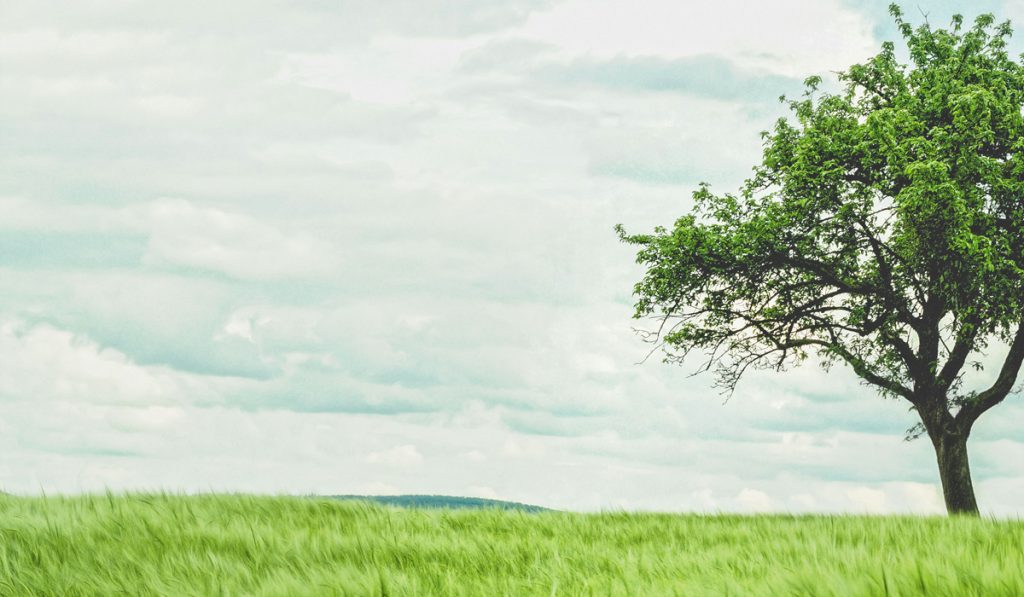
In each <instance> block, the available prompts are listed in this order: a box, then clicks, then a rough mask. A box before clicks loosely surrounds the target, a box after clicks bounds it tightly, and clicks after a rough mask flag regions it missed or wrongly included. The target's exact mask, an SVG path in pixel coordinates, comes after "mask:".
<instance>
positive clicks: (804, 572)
mask: <svg viewBox="0 0 1024 597" xmlns="http://www.w3.org/2000/svg"><path fill="white" fill-rule="evenodd" d="M1022 547H1024V523H1022V522H1006V521H1002V522H997V521H992V520H985V519H969V518H955V519H948V518H939V517H935V518H912V517H859V516H749V517H745V516H699V515H669V514H627V513H605V514H570V513H560V512H546V513H540V514H528V513H523V512H515V511H496V510H492V511H445V510H397V509H390V508H386V507H382V506H375V505H370V504H365V503H358V502H337V501H329V500H320V499H305V498H288V497H256V496H246V495H204V496H177V495H167V494H157V495H127V496H115V495H112V494H108V495H99V496H96V495H93V496H79V497H46V498H27V497H14V496H6V495H0V594H4V595H104V596H107V595H176V596H177V595H266V596H270V595H281V596H285V595H287V596H292V595H401V596H405V595H474V596H477V595H480V596H492V595H493V596H498V595H516V596H518V595H545V596H548V595H837V596H838V595H842V596H848V595H929V596H936V595H958V596H959V595H979V596H981V595H984V596H992V595H1024V554H1022Z"/></svg>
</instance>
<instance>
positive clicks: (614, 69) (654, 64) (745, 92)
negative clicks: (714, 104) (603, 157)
mask: <svg viewBox="0 0 1024 597" xmlns="http://www.w3.org/2000/svg"><path fill="white" fill-rule="evenodd" d="M541 76H543V77H544V78H547V79H550V80H557V81H561V82H569V83H578V84H590V85H597V86H602V87H608V88H611V89H623V90H635V91H665V92H682V93H691V94H694V95H699V96H705V97H712V98H716V99H725V100H744V101H753V102H765V101H775V100H776V98H778V97H779V96H780V95H782V94H784V93H786V94H793V92H794V91H800V90H802V88H803V86H802V83H801V81H802V79H799V78H795V77H784V76H779V75H775V74H771V73H768V72H758V71H744V70H741V69H738V68H736V66H735V65H734V64H733V63H731V62H730V61H729V60H727V59H725V58H722V57H720V56H714V55H700V56H688V57H686V58H676V59H666V58H662V57H659V56H616V57H614V58H611V59H610V60H604V61H596V60H594V59H593V58H577V59H575V60H573V61H572V62H570V63H568V64H566V65H564V66H548V67H545V68H543V70H542V71H541Z"/></svg>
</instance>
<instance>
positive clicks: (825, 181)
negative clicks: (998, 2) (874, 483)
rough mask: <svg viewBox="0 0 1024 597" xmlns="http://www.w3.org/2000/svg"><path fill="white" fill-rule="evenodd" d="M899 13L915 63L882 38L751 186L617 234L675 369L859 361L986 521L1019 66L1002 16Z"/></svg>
mask: <svg viewBox="0 0 1024 597" xmlns="http://www.w3.org/2000/svg"><path fill="white" fill-rule="evenodd" d="M890 13H891V15H892V16H893V18H894V19H895V21H896V23H897V25H898V27H899V30H900V32H901V34H902V38H903V41H904V42H905V45H906V50H907V52H908V55H909V63H901V61H900V60H898V58H897V53H896V46H895V44H893V43H892V42H886V43H884V44H883V45H882V49H881V52H880V53H879V54H877V55H876V56H874V57H873V58H871V59H870V60H867V61H866V62H863V63H860V64H855V65H853V66H851V67H849V68H848V69H847V70H845V71H843V72H840V73H838V80H839V82H840V91H839V92H837V93H826V92H823V91H820V87H821V83H822V79H821V78H820V77H818V76H812V77H809V78H808V79H807V80H806V81H805V87H806V90H805V92H804V95H803V96H802V98H801V99H798V100H788V99H786V98H780V99H782V101H785V102H786V103H787V104H788V107H789V109H790V111H791V115H792V119H793V120H790V119H787V118H780V119H779V120H778V121H777V122H776V123H775V125H774V128H773V129H772V130H770V131H764V132H762V133H761V136H762V138H763V141H764V151H763V158H762V161H761V163H760V164H759V165H757V166H755V167H754V169H753V174H752V176H751V177H750V178H749V179H748V180H747V181H746V182H745V183H744V184H743V185H742V186H741V188H740V189H739V191H738V192H736V193H724V194H719V193H716V192H713V191H712V189H711V187H710V186H709V185H707V184H701V185H700V186H699V188H698V189H697V190H696V191H695V192H694V193H693V199H694V203H695V206H694V208H693V211H692V212H691V213H690V214H688V215H685V216H683V217H681V218H679V219H678V220H677V221H676V222H675V225H674V226H673V227H672V228H671V229H665V228H660V227H659V228H656V229H655V230H654V232H653V233H652V234H627V233H626V232H625V231H624V230H623V228H622V227H621V226H619V227H617V230H618V233H619V236H620V238H621V239H622V240H623V241H625V242H627V243H630V244H633V245H636V246H638V247H639V249H638V254H637V261H638V263H640V264H642V265H643V266H645V268H646V273H645V275H644V276H643V278H642V279H641V280H640V282H638V283H637V284H636V286H635V289H634V290H635V296H636V297H637V301H636V309H635V314H634V315H635V317H637V318H647V317H654V318H656V319H657V320H659V321H660V324H659V327H658V328H657V329H656V330H654V331H652V332H650V334H651V339H652V340H655V341H657V342H659V344H660V345H661V346H662V347H663V348H664V351H665V360H666V361H669V362H678V361H681V360H682V359H683V358H684V357H686V356H687V355H690V354H693V353H694V352H696V353H699V354H701V355H702V357H706V359H705V360H704V361H703V363H704V367H705V368H707V369H711V368H714V369H715V370H716V371H717V374H718V381H719V383H720V384H721V385H722V386H723V387H724V388H725V389H726V390H727V391H732V390H734V389H735V388H736V384H737V382H738V381H739V380H740V379H741V377H742V376H743V374H744V372H746V371H747V370H749V369H750V368H772V369H776V370H784V369H786V368H787V367H789V366H791V365H794V364H796V363H799V362H801V361H803V360H805V359H807V358H809V357H812V356H815V357H817V358H818V359H820V360H821V362H822V363H823V364H824V365H825V366H830V365H832V364H835V363H843V364H845V365H848V366H849V367H850V368H852V370H853V371H854V372H855V373H856V374H857V375H858V376H859V377H860V378H862V379H863V380H864V381H865V382H866V383H868V384H871V385H872V386H874V387H875V388H877V390H878V391H879V392H880V393H881V394H883V395H885V396H890V397H898V398H901V399H905V400H907V401H909V403H910V404H911V406H912V408H914V409H915V410H916V411H917V413H918V414H919V415H920V418H921V423H920V431H921V432H922V433H928V435H929V437H930V438H931V439H932V442H933V444H935V447H936V453H937V456H938V459H939V465H940V476H941V477H942V481H943V488H944V490H945V495H946V502H947V507H948V508H949V509H950V511H952V512H959V511H965V512H972V511H977V505H976V503H975V502H974V496H973V489H972V488H971V485H970V474H969V469H968V468H967V457H966V444H965V442H966V439H967V436H968V435H969V434H970V431H971V428H972V425H973V424H974V422H975V421H976V420H977V418H978V417H979V416H980V415H981V414H982V413H984V412H985V411H987V410H989V409H990V408H992V407H993V406H995V405H997V404H999V403H1000V402H1001V401H1002V400H1003V399H1004V398H1005V397H1006V396H1007V395H1008V394H1009V393H1010V392H1011V391H1012V390H1013V385H1014V382H1015V379H1016V376H1017V372H1018V370H1019V369H1020V366H1021V362H1022V360H1024V115H1022V107H1024V67H1022V66H1021V65H1020V63H1018V62H1017V61H1015V60H1014V59H1013V58H1011V56H1010V55H1009V54H1008V52H1007V48H1006V46H1007V40H1008V39H1009V37H1010V35H1011V27H1010V24H1009V22H1004V23H1001V24H996V21H995V18H994V17H993V16H992V15H982V16H980V17H978V18H977V19H976V20H975V21H974V24H973V25H972V26H970V27H965V26H964V24H963V18H962V17H961V16H959V15H955V16H954V17H953V18H952V22H951V24H950V26H949V28H948V29H942V28H933V27H931V26H930V25H929V24H928V23H925V24H923V25H920V26H918V27H916V28H915V27H913V26H912V25H911V24H909V23H908V22H907V21H906V20H905V19H904V16H903V13H902V12H901V11H900V9H899V7H898V6H896V5H892V6H890ZM993 344H998V345H1008V346H1009V350H1008V351H1007V355H1006V358H1005V359H1004V360H1003V362H1002V363H1001V365H1000V368H999V372H998V374H997V375H996V378H995V381H994V383H991V384H989V385H987V387H969V386H970V384H969V383H965V371H967V370H969V369H970V368H971V367H974V368H980V367H982V366H983V365H982V363H981V361H980V360H979V355H981V353H982V351H985V350H986V349H987V348H989V347H990V345H993ZM954 448H956V449H955V450H954ZM960 448H962V450H961V449H960ZM957 451H959V452H958V453H960V452H962V458H961V460H962V464H960V463H959V461H958V460H957V455H956V454H954V453H953V452H957ZM944 458H945V459H946V460H947V461H948V462H947V465H944V464H943V461H944ZM944 466H945V468H948V469H949V470H948V471H944ZM954 469H956V470H954ZM959 469H963V470H962V471H960V472H957V470H959ZM947 473H948V475H947ZM961 473H963V474H961ZM947 476H949V479H947ZM964 477H966V478H964ZM965 483H966V485H965ZM951 490H952V492H953V494H952V495H951V493H950V492H951ZM968 490H969V491H968ZM967 493H969V495H966V494H967Z"/></svg>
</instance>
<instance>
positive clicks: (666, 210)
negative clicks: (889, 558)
mask: <svg viewBox="0 0 1024 597" xmlns="http://www.w3.org/2000/svg"><path fill="white" fill-rule="evenodd" d="M886 5H887V2H879V1H875V0H871V1H868V2H853V1H852V0H850V1H845V0H821V1H817V0H816V1H814V2H811V1H795V0H772V1H765V2H757V3H752V2H746V1H740V0H720V1H717V2H696V1H692V0H683V1H680V0H444V1H442V0H415V1H414V0H388V1H384V2H380V1H369V0H340V1H336V2H327V1H324V0H303V1H294V2H286V1H284V0H277V1H275V0H253V1H250V2H244V3H242V2H215V3H211V2H206V1H202V2H201V1H199V0H181V1H178V2H173V3H172V2H152V1H150V2H142V1H138V0H81V1H76V2H73V3H68V2H57V1H55V0H52V1H37V2H31V1H20V2H19V1H14V2H5V3H3V5H2V8H0V97H2V98H3V100H2V101H0V278H2V280H3V282H2V292H0V453H2V454H3V456H2V458H0V489H3V490H5V491H8V492H13V493H19V494H38V493H42V492H45V493H47V494H54V493H78V492H94V491H103V490H105V489H110V490H114V491H123V490H132V491H142V490H166V491H175V492H190V493H191V492H209V491H233V492H234V491H238V492H258V493H268V494H399V493H421V494H449V495H465V496H478V497H485V498H498V499H506V500H514V501H520V502H527V503H533V504H539V505H543V506H548V507H552V508H561V509H569V510H578V511H597V510H622V509H624V510H660V511H673V512H676V511H698V512H716V511H725V512H762V511H781V512H869V513H890V512H913V513H921V514H931V513H940V512H942V511H943V510H944V509H943V506H942V499H941V494H940V492H939V489H938V474H937V470H936V465H935V461H934V452H933V450H932V448H931V445H930V443H929V442H928V441H927V439H922V440H918V441H915V442H909V443H908V442H905V441H904V440H903V433H904V431H905V430H906V429H907V428H908V427H909V426H911V425H912V424H913V423H914V422H915V420H914V417H913V413H911V412H910V411H909V410H908V408H907V406H908V405H907V404H905V403H901V402H896V401H893V400H885V399H882V398H880V397H878V396H876V395H875V394H874V393H873V392H872V391H871V390H870V389H869V388H867V387H864V386H862V385H860V384H859V383H858V381H857V379H856V378H855V377H854V376H853V375H852V374H851V373H850V372H848V371H846V370H843V369H840V368H835V369H833V370H831V371H830V372H827V373H826V372H824V371H822V370H821V369H819V368H817V367H816V366H815V365H814V364H813V363H810V364H808V365H805V366H804V367H801V368H799V369H794V370H791V371H788V372H786V373H782V374H773V373H757V374H755V375H751V376H749V377H748V378H746V379H745V380H744V381H743V382H741V384H740V385H739V387H738V389H737V391H736V393H735V394H734V395H733V396H732V397H731V399H729V400H728V401H726V400H725V397H723V396H722V395H721V394H720V393H719V390H718V389H716V388H715V387H713V382H714V379H713V378H712V377H710V376H708V375H696V376H693V375H691V373H692V372H693V370H694V369H695V368H696V366H697V365H698V364H699V363H696V362H694V363H692V366H690V365H691V364H687V365H684V366H682V367H678V366H671V365H666V364H662V363H661V362H659V359H658V357H657V356H656V355H655V356H653V357H652V358H650V359H647V360H646V362H642V361H644V358H645V356H646V355H647V353H648V351H649V349H650V346H649V345H647V344H645V343H644V342H643V341H642V339H641V338H640V337H638V336H637V334H636V333H635V332H634V328H641V329H643V328H646V327H650V322H647V321H636V320H633V319H631V316H632V312H633V309H632V303H633V297H632V294H631V293H632V287H633V284H634V283H635V282H636V281H637V280H639V278H640V276H641V275H642V273H643V272H642V270H641V269H640V268H639V266H637V265H636V264H635V263H634V257H635V253H634V249H633V248H632V247H630V246H627V245H624V244H622V243H620V242H619V241H618V240H617V238H616V235H615V233H614V232H613V227H614V226H615V224H618V223H621V224H623V225H624V226H625V227H626V229H627V230H629V231H635V232H639V231H645V230H650V229H651V228H653V227H654V226H656V225H670V224H671V223H672V222H673V221H674V220H675V219H676V218H677V217H679V216H681V215H683V214H685V213H687V211H688V210H689V209H690V207H691V206H692V203H691V199H690V194H691V192H692V191H693V190H694V189H695V188H696V186H697V185H698V183H700V182H701V181H707V182H708V183H710V184H711V185H712V188H713V189H715V190H720V191H727V190H731V189H735V188H737V186H738V185H739V184H740V183H741V182H742V181H743V180H744V178H746V177H747V176H748V175H749V174H750V169H751V167H752V166H753V165H754V164H756V163H757V161H758V158H759V156H760V151H761V145H760V143H761V140H760V137H759V132H760V131H762V130H765V129H768V128H769V127H770V126H771V125H772V123H773V122H774V120H775V119H776V118H778V117H780V116H783V115H785V113H786V112H785V109H784V107H783V106H782V105H780V103H779V102H778V97H779V96H780V95H782V94H788V95H790V96H791V97H795V96H797V95H799V94H800V93H801V91H802V81H803V80H804V79H805V78H806V77H808V76H810V75H821V76H823V77H824V78H825V83H824V87H825V88H826V89H827V88H829V85H833V86H834V85H835V77H834V73H835V72H836V71H840V70H843V69H845V68H847V67H848V66H850V65H851V64H854V63H857V62H861V61H864V60H865V59H867V58H869V57H871V56H872V55H874V54H875V53H877V52H878V50H879V49H880V45H881V43H882V42H883V41H885V40H887V39H888V40H896V39H897V35H896V31H895V28H894V27H893V25H892V22H891V20H890V19H889V16H888V14H887V11H886ZM985 11H991V12H993V13H995V14H996V16H997V17H998V18H999V20H1002V19H1006V18H1009V19H1011V20H1013V21H1014V22H1015V23H1017V22H1019V23H1024V0H1007V1H1005V2H1000V1H982V2H966V1H959V2H956V1H948V2H929V1H927V0H922V1H920V2H917V3H915V4H914V5H913V6H910V5H908V6H906V7H905V12H906V14H907V18H908V19H909V20H910V21H911V22H912V23H914V24H915V25H916V24H918V23H920V22H922V20H923V19H924V16H923V15H924V14H927V18H928V19H929V21H930V22H931V23H932V24H933V25H936V26H943V25H945V24H946V23H948V22H949V17H950V16H951V15H952V14H954V13H958V12H959V13H962V14H964V15H965V16H966V17H967V18H968V19H970V20H972V19H973V17H974V16H975V15H977V14H978V13H979V12H985ZM1022 35H1024V34H1022ZM1015 48H1017V50H1018V51H1019V49H1021V48H1020V40H1017V41H1016V42H1015ZM1022 425H1024V402H1022V398H1021V397H1020V396H1014V397H1011V398H1010V399H1009V400H1008V401H1007V402H1006V403H1005V404H1004V405H1001V406H1000V407H999V408H998V409H997V411H992V412H991V413H989V414H988V415H986V416H985V417H983V418H982V419H981V420H980V421H979V423H978V425H977V426H976V427H975V432H974V434H973V436H972V439H971V444H970V449H971V456H972V468H973V471H974V475H975V487H976V489H977V492H978V498H979V502H980V504H981V509H982V511H983V512H984V513H988V514H993V515H998V516H1019V515H1020V513H1021V512H1024V439H1022V437H1021V436H1020V433H1019V430H1020V429H1021V427H1022Z"/></svg>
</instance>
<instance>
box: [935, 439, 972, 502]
mask: <svg viewBox="0 0 1024 597" xmlns="http://www.w3.org/2000/svg"><path fill="white" fill-rule="evenodd" d="M932 443H933V444H934V445H935V454H936V456H937V457H938V461H939V478H940V479H941V480H942V495H943V497H944V498H945V499H946V512H948V513H949V514H966V515H971V516H977V515H978V502H977V501H976V500H975V499H974V485H973V484H972V483H971V466H970V464H969V463H968V459H967V435H966V434H964V433H960V432H950V431H947V430H943V432H941V433H940V434H939V435H938V437H937V438H934V439H933V441H932Z"/></svg>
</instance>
